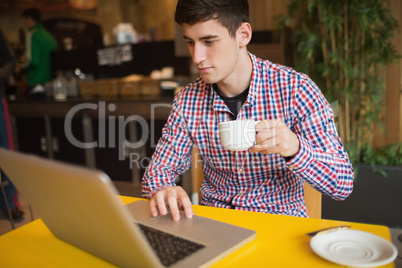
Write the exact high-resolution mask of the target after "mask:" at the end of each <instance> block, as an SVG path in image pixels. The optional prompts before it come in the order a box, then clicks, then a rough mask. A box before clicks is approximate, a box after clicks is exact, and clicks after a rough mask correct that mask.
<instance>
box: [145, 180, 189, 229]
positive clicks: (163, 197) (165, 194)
mask: <svg viewBox="0 0 402 268" xmlns="http://www.w3.org/2000/svg"><path fill="white" fill-rule="evenodd" d="M149 203H150V206H151V214H152V216H153V217H156V216H158V210H159V213H160V214H161V215H166V214H167V213H168V209H167V207H169V208H170V212H171V213H172V216H173V220H174V221H178V220H180V212H179V210H184V213H185V214H186V217H187V218H192V217H193V215H194V212H193V207H192V205H191V201H190V198H189V197H188V195H187V193H186V191H184V189H183V188H182V187H180V186H169V187H166V188H165V189H163V190H160V191H159V192H157V193H156V194H155V195H154V196H153V197H152V198H151V200H150V202H149Z"/></svg>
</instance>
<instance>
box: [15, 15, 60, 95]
mask: <svg viewBox="0 0 402 268" xmlns="http://www.w3.org/2000/svg"><path fill="white" fill-rule="evenodd" d="M22 21H23V23H24V27H25V28H26V30H27V34H26V37H25V59H24V61H23V62H22V63H21V67H22V70H23V71H25V72H26V74H27V78H28V85H27V86H28V87H27V96H28V98H37V97H39V98H43V97H45V96H46V94H45V83H46V82H49V81H51V80H52V66H51V52H52V51H54V50H56V49H57V42H56V40H55V38H54V37H53V35H52V34H51V33H49V32H48V31H47V30H46V29H45V28H44V27H43V25H42V24H41V13H40V11H39V10H37V9H35V8H28V9H25V10H24V11H23V12H22Z"/></svg>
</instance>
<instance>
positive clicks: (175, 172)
mask: <svg viewBox="0 0 402 268" xmlns="http://www.w3.org/2000/svg"><path fill="white" fill-rule="evenodd" d="M192 144H193V142H192V140H191V138H190V136H189V134H188V130H187V124H186V122H185V120H184V119H183V117H182V115H181V112H180V105H179V101H178V98H177V97H176V99H175V101H174V103H173V108H172V111H171V113H170V115H169V118H168V121H167V123H166V125H165V126H164V128H163V131H162V136H161V138H160V139H159V141H158V145H157V146H156V149H155V152H154V154H153V156H152V160H151V162H150V164H149V166H148V167H147V169H146V171H145V174H144V176H143V179H142V195H143V197H145V198H148V199H150V198H152V196H153V195H154V194H155V193H156V192H158V191H160V190H162V189H164V188H166V187H168V186H175V185H176V184H175V182H176V180H177V178H178V176H179V175H181V174H182V173H184V172H185V171H186V170H187V169H188V168H189V167H190V165H191V157H192Z"/></svg>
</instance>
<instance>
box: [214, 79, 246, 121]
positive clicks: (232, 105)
mask: <svg viewBox="0 0 402 268" xmlns="http://www.w3.org/2000/svg"><path fill="white" fill-rule="evenodd" d="M214 89H215V91H216V93H218V95H219V97H221V99H222V100H223V101H224V102H225V104H226V105H227V107H228V108H229V110H230V111H231V112H232V113H233V114H231V115H230V119H231V120H235V119H236V117H237V115H238V114H239V111H240V108H241V107H242V106H243V103H244V102H245V101H246V99H247V96H248V91H249V89H250V87H247V88H246V89H245V90H244V91H243V92H242V93H240V94H238V95H236V96H233V97H226V96H224V95H222V93H221V92H220V90H219V88H218V85H217V84H214Z"/></svg>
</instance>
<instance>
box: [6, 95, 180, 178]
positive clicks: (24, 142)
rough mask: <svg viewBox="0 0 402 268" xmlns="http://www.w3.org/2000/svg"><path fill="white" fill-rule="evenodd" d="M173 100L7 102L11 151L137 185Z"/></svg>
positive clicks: (119, 99)
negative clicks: (53, 160)
mask: <svg viewBox="0 0 402 268" xmlns="http://www.w3.org/2000/svg"><path fill="white" fill-rule="evenodd" d="M172 103H173V96H163V95H157V96H138V97H130V98H107V99H101V98H76V99H67V100H64V101H54V100H50V99H47V100H30V101H27V100H16V101H8V108H9V113H10V118H11V123H12V128H13V136H14V143H15V147H16V149H17V150H19V151H22V152H26V153H32V154H36V155H39V156H43V157H48V158H50V159H55V160H60V161H65V162H70V163H75V164H79V165H85V166H88V167H90V168H99V169H102V170H103V171H105V172H106V173H107V174H108V175H109V176H110V177H111V178H112V180H114V179H115V178H119V180H122V181H130V182H133V183H135V184H138V183H139V182H140V178H141V176H142V172H143V171H144V169H145V168H144V167H145V166H146V164H147V163H148V162H149V160H150V157H151V155H152V153H153V150H154V148H155V145H156V143H157V141H158V139H159V137H160V134H161V131H162V127H163V125H164V124H165V122H166V120H167V117H168V115H169V113H170V110H171V108H172Z"/></svg>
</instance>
